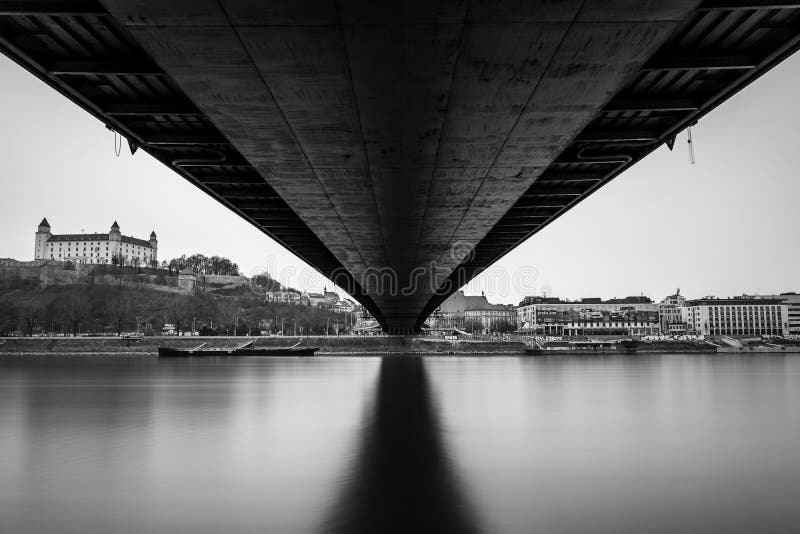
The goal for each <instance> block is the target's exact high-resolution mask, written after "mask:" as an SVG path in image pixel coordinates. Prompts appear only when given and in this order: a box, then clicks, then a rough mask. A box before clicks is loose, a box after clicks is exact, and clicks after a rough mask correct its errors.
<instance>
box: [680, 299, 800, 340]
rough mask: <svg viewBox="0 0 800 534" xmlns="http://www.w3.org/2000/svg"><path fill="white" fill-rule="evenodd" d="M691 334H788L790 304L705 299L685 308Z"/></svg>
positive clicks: (688, 304) (767, 301)
mask: <svg viewBox="0 0 800 534" xmlns="http://www.w3.org/2000/svg"><path fill="white" fill-rule="evenodd" d="M682 310H683V313H684V322H685V323H686V325H687V331H688V333H689V334H697V335H703V336H723V335H724V336H762V335H771V336H785V335H787V334H788V333H789V312H788V306H787V305H786V304H783V303H782V301H781V300H778V299H760V298H732V299H716V298H704V299H700V300H690V301H687V302H686V306H685V307H683V308H682Z"/></svg>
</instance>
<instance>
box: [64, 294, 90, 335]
mask: <svg viewBox="0 0 800 534" xmlns="http://www.w3.org/2000/svg"><path fill="white" fill-rule="evenodd" d="M91 309H92V307H91V304H90V303H89V297H87V296H86V295H83V294H73V295H70V296H69V297H68V298H67V299H66V301H65V302H64V308H63V310H64V315H65V317H66V319H67V322H68V323H69V325H70V326H71V327H72V335H73V336H77V335H78V331H79V330H80V327H81V323H82V322H83V321H84V320H85V319H86V318H87V317H88V316H89V311H90V310H91Z"/></svg>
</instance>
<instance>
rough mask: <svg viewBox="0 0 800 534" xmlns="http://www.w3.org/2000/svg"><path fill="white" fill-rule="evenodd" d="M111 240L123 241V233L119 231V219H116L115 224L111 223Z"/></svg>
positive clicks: (109, 235) (109, 237) (109, 234)
mask: <svg viewBox="0 0 800 534" xmlns="http://www.w3.org/2000/svg"><path fill="white" fill-rule="evenodd" d="M108 239H109V241H122V233H121V232H120V231H119V225H118V224H117V221H114V224H112V225H111V231H110V232H109V233H108Z"/></svg>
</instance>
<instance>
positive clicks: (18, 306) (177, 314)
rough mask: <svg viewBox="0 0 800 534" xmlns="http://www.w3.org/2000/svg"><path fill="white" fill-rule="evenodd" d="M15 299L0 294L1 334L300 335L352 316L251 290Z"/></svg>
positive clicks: (69, 293) (72, 292)
mask: <svg viewBox="0 0 800 534" xmlns="http://www.w3.org/2000/svg"><path fill="white" fill-rule="evenodd" d="M19 285H20V287H17V289H16V290H15V293H16V294H17V297H24V298H23V299H20V298H16V301H15V302H8V301H2V300H3V298H2V296H1V295H0V335H8V334H10V333H12V332H16V331H19V332H21V333H23V334H24V335H27V336H31V335H34V334H36V333H39V332H43V333H61V332H63V333H65V334H72V335H77V334H79V333H84V332H90V333H91V332H94V333H98V334H101V333H104V334H112V333H113V334H121V333H123V332H129V331H135V330H136V331H141V332H144V333H148V332H149V333H152V334H156V333H159V332H160V330H161V327H162V325H163V324H165V323H170V324H172V325H174V328H175V329H176V330H177V331H178V332H186V331H189V330H190V329H191V327H192V326H193V323H194V326H195V327H196V329H197V330H198V331H200V332H201V333H202V334H205V335H215V334H217V335H226V334H228V335H233V334H237V335H244V334H257V333H260V332H261V331H264V330H266V331H269V332H270V333H278V332H280V331H281V330H283V331H284V332H285V333H287V334H292V333H297V334H298V335H300V334H302V335H311V334H324V333H325V332H326V330H329V331H330V332H333V331H335V330H336V325H338V330H339V331H340V332H341V331H343V329H344V325H346V324H348V325H349V324H351V323H352V322H353V321H352V320H350V318H348V317H347V316H346V314H337V313H334V312H332V311H329V310H322V309H317V308H311V307H308V306H294V305H291V304H283V303H265V302H264V301H263V300H262V299H261V298H258V297H256V296H254V295H252V296H251V295H247V294H245V296H227V297H220V296H213V295H208V294H201V295H192V296H189V295H175V294H168V293H155V292H150V291H141V290H132V289H126V288H118V287H111V286H97V285H87V286H80V287H71V288H47V289H40V288H38V287H30V288H28V287H27V286H26V287H24V288H23V287H21V286H22V285H23V284H21V283H20V284H19Z"/></svg>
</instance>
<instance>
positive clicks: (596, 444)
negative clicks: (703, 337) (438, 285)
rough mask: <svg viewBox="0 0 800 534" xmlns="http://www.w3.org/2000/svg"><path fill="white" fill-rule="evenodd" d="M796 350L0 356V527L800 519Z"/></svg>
mask: <svg viewBox="0 0 800 534" xmlns="http://www.w3.org/2000/svg"><path fill="white" fill-rule="evenodd" d="M798 531H800V355H776V356H772V355H758V356H716V355H711V356H706V355H686V356H682V355H670V356H657V357H643V356H637V357H603V358H600V357H598V358H593V357H558V358H512V357H487V358H476V357H465V358H457V357H429V358H414V357H387V358H383V359H381V358H379V357H360V358H328V357H324V358H307V359H299V358H298V359H291V358H286V359H281V358H238V359H192V360H158V359H156V358H151V357H142V356H136V357H134V356H130V357H129V356H95V357H88V356H74V355H53V356H43V357H30V356H24V357H23V356H16V357H15V356H3V357H0V532H3V533H6V532H8V533H15V534H25V533H50V532H54V533H55V532H58V533H82V534H84V533H128V532H129V533H137V534H139V533H151V532H152V533H192V534H201V533H215V534H216V533H224V534H238V533H253V532H267V533H273V532H274V533H279V534H284V533H294V532H298V533H305V532H309V533H313V532H320V533H339V532H342V533H344V532H365V533H367V532H368V533H380V532H403V533H411V532H459V533H470V532H486V533H539V532H541V533H576V534H578V533H581V534H584V533H609V534H611V533H614V534H627V533H631V534H633V533H636V534H641V533H671V534H672V533H678V532H680V533H683V532H686V533H694V534H703V533H726V534H736V533H754V532H758V533H779V532H780V533H784V532H785V533H789V532H793V533H796V532H798Z"/></svg>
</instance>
